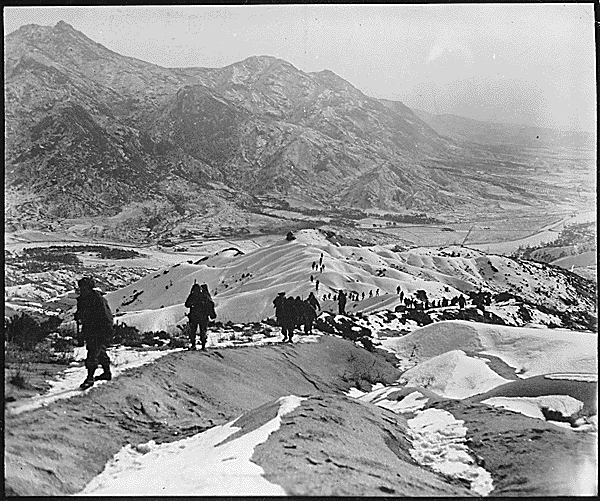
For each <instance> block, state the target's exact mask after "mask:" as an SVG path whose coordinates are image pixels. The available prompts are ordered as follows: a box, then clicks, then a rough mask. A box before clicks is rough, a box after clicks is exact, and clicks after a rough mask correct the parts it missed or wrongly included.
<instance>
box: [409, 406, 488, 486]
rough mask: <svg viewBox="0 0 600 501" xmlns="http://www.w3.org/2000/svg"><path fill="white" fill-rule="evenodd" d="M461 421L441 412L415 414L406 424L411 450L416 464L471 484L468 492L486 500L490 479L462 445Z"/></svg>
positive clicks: (464, 436) (439, 410) (464, 437)
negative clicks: (470, 491) (484, 497)
mask: <svg viewBox="0 0 600 501" xmlns="http://www.w3.org/2000/svg"><path fill="white" fill-rule="evenodd" d="M463 425H464V421H462V420H459V419H456V418H455V417H454V416H453V415H452V414H450V413H449V412H447V411H444V410H441V409H426V410H424V411H418V412H417V416H416V417H414V418H413V419H409V420H408V426H409V431H410V436H411V442H412V449H411V451H410V455H411V456H412V457H413V458H414V460H415V461H417V463H419V464H421V465H425V466H429V467H431V469H433V470H434V471H437V472H439V473H443V474H446V475H449V476H452V477H456V478H462V479H465V480H468V481H469V482H470V483H471V490H472V491H473V492H475V493H476V494H479V495H480V496H487V495H488V494H489V493H490V492H491V491H492V490H493V489H494V487H493V485H492V476H491V475H490V473H489V472H487V471H486V470H485V469H483V468H481V467H480V466H477V464H476V463H475V460H474V459H473V458H472V457H471V455H470V454H469V448H468V447H467V446H466V445H465V441H466V436H467V428H465V427H464V426H463Z"/></svg>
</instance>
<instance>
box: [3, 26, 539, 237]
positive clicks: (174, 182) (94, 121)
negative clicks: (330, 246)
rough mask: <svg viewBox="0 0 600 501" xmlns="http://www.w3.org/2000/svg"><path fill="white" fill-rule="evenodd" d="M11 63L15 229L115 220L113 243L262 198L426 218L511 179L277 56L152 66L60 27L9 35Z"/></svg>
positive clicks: (8, 96) (10, 177)
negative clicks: (478, 167)
mask: <svg viewBox="0 0 600 501" xmlns="http://www.w3.org/2000/svg"><path fill="white" fill-rule="evenodd" d="M4 69H5V124H6V150H5V164H6V177H5V192H8V193H9V194H10V196H9V197H7V202H6V205H5V207H6V214H7V218H6V221H7V224H8V225H9V227H14V228H19V227H23V226H25V225H34V226H35V224H40V223H42V222H45V223H48V224H50V225H52V224H55V223H56V222H57V221H61V220H64V219H69V218H71V219H72V218H90V217H102V218H106V217H112V218H113V219H111V220H110V221H111V225H112V229H111V230H110V231H111V232H112V236H113V237H117V236H118V235H119V236H120V238H123V236H125V237H126V238H127V237H128V238H137V239H142V238H151V237H150V234H151V231H154V235H158V234H159V233H161V232H163V233H164V232H168V231H169V229H170V228H173V226H175V225H176V224H177V223H178V222H179V221H182V220H186V221H190V220H194V218H201V217H205V216H206V215H210V216H211V217H213V218H215V219H218V220H219V221H223V220H225V219H226V218H229V219H227V223H226V224H228V225H232V224H237V221H239V220H240V218H242V217H243V216H248V215H249V214H261V210H262V207H263V203H264V200H265V198H261V197H266V199H268V200H269V201H270V203H275V204H277V203H281V204H285V203H286V201H287V200H288V199H302V200H303V203H304V204H306V206H308V207H314V206H317V207H323V208H326V209H334V210H343V209H344V208H363V209H369V208H377V209H385V210H388V211H402V210H406V209H414V210H424V211H427V210H436V209H440V208H452V207H455V206H458V205H460V206H464V205H471V206H478V207H483V206H487V204H488V201H489V199H490V196H488V195H490V194H494V193H497V191H498V187H500V188H501V190H502V189H504V188H502V187H503V186H504V187H505V186H507V185H508V186H510V185H511V183H510V182H509V181H510V180H509V179H508V178H502V177H500V176H490V177H486V178H485V179H482V178H481V177H477V178H473V176H472V174H473V167H472V166H473V162H468V161H465V160H466V159H471V160H473V158H476V157H478V156H487V158H488V160H489V152H485V151H483V150H480V149H479V147H478V146H477V145H471V146H465V145H463V144H460V143H458V142H456V141H455V140H453V139H451V138H448V137H445V136H443V135H440V134H439V133H438V132H436V131H435V130H434V129H433V128H432V127H430V126H429V125H428V124H427V123H426V122H424V121H423V120H422V119H421V118H419V117H418V116H417V115H416V114H415V113H413V112H412V111H411V110H410V109H409V108H408V107H406V106H405V105H403V104H402V103H399V102H393V101H383V100H378V99H373V98H371V97H369V96H366V95H365V94H363V93H362V92H361V91H360V90H359V89H356V88H355V87H353V86H352V85H351V84H349V83H348V82H347V81H345V80H344V79H342V78H340V77H339V76H337V75H336V74H335V73H333V72H331V71H328V70H324V71H320V72H316V73H305V72H303V71H300V70H298V69H297V68H295V67H294V66H293V65H291V64H290V63H288V62H286V61H283V60H280V59H276V58H274V57H271V56H255V57H250V58H248V59H246V60H244V61H240V62H237V63H234V64H231V65H229V66H226V67H224V68H171V69H169V68H161V67H158V66H156V65H153V64H150V63H146V62H144V61H140V60H138V59H134V58H131V57H125V56H121V55H119V54H117V53H115V52H113V51H111V50H109V49H107V48H106V47H104V46H102V45H100V44H98V43H96V42H94V41H93V40H91V39H90V38H88V37H87V36H85V35H84V34H83V33H81V32H79V31H77V30H75V29H74V28H73V27H72V26H70V25H68V24H67V23H64V22H62V21H61V22H59V23H58V24H57V25H56V26H54V27H44V26H37V25H27V26H23V27H21V28H20V29H18V30H17V31H15V32H13V33H10V34H9V35H7V36H6V37H5V68H4ZM440 166H444V168H442V167H440ZM448 166H450V167H448ZM504 198H505V199H506V200H507V201H514V194H510V193H506V194H505V195H501V196H500V199H504ZM530 198H531V197H528V199H530ZM496 199H498V196H497V195H496ZM526 202H527V203H530V200H527V201H526ZM253 217H254V216H253ZM232 221H234V222H233V223H232ZM77 223H79V221H77ZM221 224H223V223H221ZM261 224H264V225H265V226H269V224H267V223H266V222H265V221H261ZM270 225H271V226H272V222H271V223H270ZM140 228H141V230H140Z"/></svg>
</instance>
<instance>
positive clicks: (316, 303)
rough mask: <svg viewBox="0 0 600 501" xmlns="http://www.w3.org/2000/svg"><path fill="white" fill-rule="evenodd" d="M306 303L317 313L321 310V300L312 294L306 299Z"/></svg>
mask: <svg viewBox="0 0 600 501" xmlns="http://www.w3.org/2000/svg"><path fill="white" fill-rule="evenodd" d="M306 301H308V303H309V304H310V305H311V306H312V307H313V309H314V310H315V311H317V310H320V309H321V305H320V304H319V300H318V299H317V298H316V297H315V295H314V294H313V293H312V292H311V293H310V294H309V295H308V298H306Z"/></svg>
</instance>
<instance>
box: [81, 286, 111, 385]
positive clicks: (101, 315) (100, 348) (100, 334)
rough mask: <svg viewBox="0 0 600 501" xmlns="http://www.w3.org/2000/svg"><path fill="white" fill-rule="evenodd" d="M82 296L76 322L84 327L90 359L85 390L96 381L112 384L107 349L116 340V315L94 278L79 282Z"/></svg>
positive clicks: (84, 336)
mask: <svg viewBox="0 0 600 501" xmlns="http://www.w3.org/2000/svg"><path fill="white" fill-rule="evenodd" d="M77 285H78V287H79V297H78V298H77V311H76V312H75V320H76V321H77V324H80V323H81V325H82V328H81V334H82V337H83V339H84V340H85V344H86V348H87V357H86V359H85V367H86V369H87V372H88V374H87V377H86V379H85V381H84V382H83V383H81V385H80V388H81V389H82V390H85V389H87V388H90V387H91V386H93V385H94V381H110V380H111V379H112V374H111V372H110V359H109V358H108V355H107V354H106V348H107V346H108V343H109V341H110V339H111V337H112V330H113V316H112V312H111V311H110V307H109V306H108V302H107V301H106V299H105V298H104V296H102V293H101V292H99V291H98V290H96V289H95V284H94V279H93V278H91V277H84V278H82V279H81V280H79V282H77ZM98 365H101V366H102V369H104V372H103V373H102V374H100V376H98V377H97V378H94V372H96V369H97V368H98Z"/></svg>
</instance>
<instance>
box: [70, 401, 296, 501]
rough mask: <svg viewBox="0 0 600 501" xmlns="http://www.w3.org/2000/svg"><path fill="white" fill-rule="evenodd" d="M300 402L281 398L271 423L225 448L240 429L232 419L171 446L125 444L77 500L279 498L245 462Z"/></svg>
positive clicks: (272, 486) (277, 491)
mask: <svg viewBox="0 0 600 501" xmlns="http://www.w3.org/2000/svg"><path fill="white" fill-rule="evenodd" d="M302 400H306V399H305V398H302V397H297V396H295V395H290V396H287V397H282V398H280V399H279V400H278V402H279V404H280V405H279V410H278V412H277V416H276V417H275V418H273V419H271V420H270V421H268V422H267V423H265V424H263V425H262V426H261V427H260V428H258V429H256V430H254V431H252V432H250V433H247V434H245V435H242V436H240V437H239V438H236V439H234V440H231V441H230V442H226V443H224V444H222V442H223V441H224V440H225V439H227V438H228V437H230V436H231V435H233V434H234V433H235V432H236V431H238V430H240V429H241V428H239V427H236V426H235V423H236V421H237V419H236V420H234V421H231V422H229V423H227V424H225V425H221V426H215V427H214V428H211V429H210V430H207V431H205V432H202V433H199V434H197V435H194V436H192V437H190V438H186V439H183V440H178V441H176V442H171V443H165V444H160V445H149V444H150V443H149V444H145V445H146V446H145V447H142V451H140V450H139V448H140V446H139V445H138V446H137V447H132V446H131V445H127V446H125V447H124V448H123V449H121V451H119V452H118V453H117V454H116V455H115V457H114V458H113V459H112V460H111V461H110V462H109V463H108V464H107V465H106V467H105V469H104V471H103V472H102V473H100V475H98V476H97V477H95V478H94V479H92V481H91V482H90V483H89V484H88V485H87V486H86V487H85V489H84V490H83V491H82V492H80V493H79V495H94V496H98V495H105V496H106V495H109V496H132V495H134V496H178V495H179V496H283V495H285V491H284V489H283V488H282V487H280V486H279V485H276V484H272V483H271V482H269V481H268V480H266V479H265V478H264V477H263V476H262V475H263V474H264V471H263V469H262V468H261V467H260V466H258V465H257V464H255V463H253V462H251V461H250V458H251V457H252V455H253V454H254V449H255V447H256V446H257V445H259V444H262V443H263V442H265V441H266V440H267V439H268V438H269V435H271V433H273V432H274V431H276V430H277V429H279V427H280V425H281V418H282V416H284V415H285V414H287V413H289V412H291V411H293V410H294V409H296V408H297V407H298V406H299V405H300V403H301V402H302ZM143 451H146V452H143Z"/></svg>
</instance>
